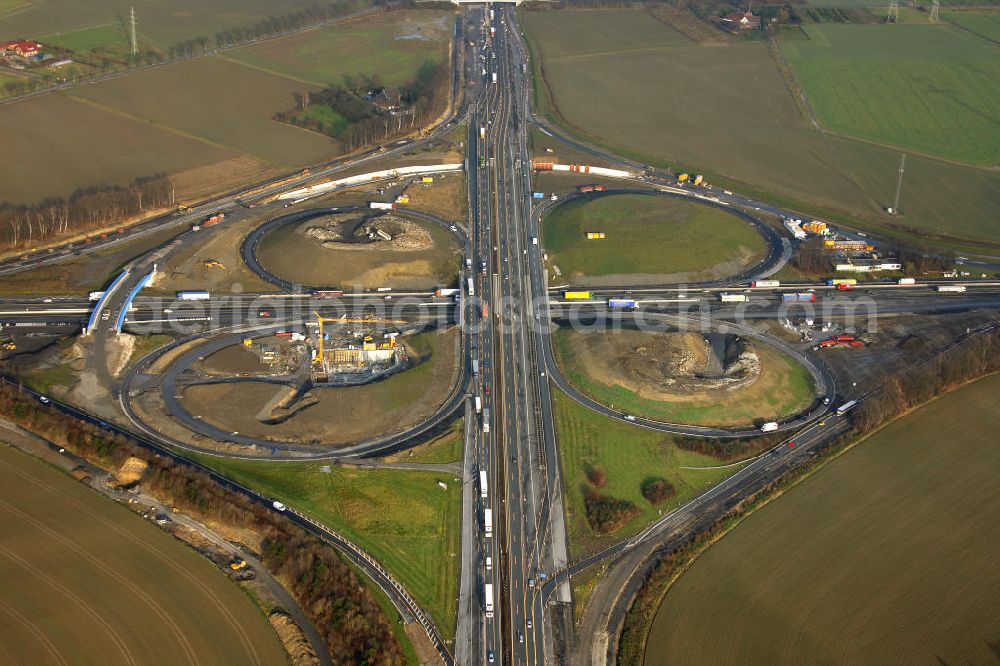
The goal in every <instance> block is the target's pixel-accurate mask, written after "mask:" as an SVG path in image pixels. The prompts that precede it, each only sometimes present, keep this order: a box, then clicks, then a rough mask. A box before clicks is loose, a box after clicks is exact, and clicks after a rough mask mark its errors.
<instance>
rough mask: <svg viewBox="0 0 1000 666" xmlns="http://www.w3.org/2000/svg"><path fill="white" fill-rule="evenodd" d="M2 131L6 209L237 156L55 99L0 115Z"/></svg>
mask: <svg viewBox="0 0 1000 666" xmlns="http://www.w3.org/2000/svg"><path fill="white" fill-rule="evenodd" d="M129 78H131V77H129ZM122 81H125V79H122ZM92 87H94V86H92ZM168 92H169V91H168ZM0 125H2V126H3V127H5V128H8V130H9V129H10V128H16V131H4V132H0V152H2V153H3V154H4V155H18V156H19V157H18V165H19V166H18V168H17V169H8V170H7V171H6V172H5V174H4V178H3V180H2V181H0V201H9V202H11V203H34V202H37V201H40V200H42V199H44V198H46V197H48V196H54V195H59V194H61V195H64V196H65V195H69V194H70V193H72V192H73V190H75V189H77V188H78V187H86V186H89V185H100V184H105V183H126V182H130V181H131V180H133V179H134V178H135V177H136V176H138V175H151V174H154V173H158V172H163V171H166V172H171V173H172V172H176V171H183V170H185V169H190V168H193V167H196V166H199V165H201V164H212V163H215V162H221V161H223V160H226V159H229V158H231V157H234V156H235V154H234V153H233V152H231V151H229V150H227V149H226V148H223V147H221V146H217V145H212V144H209V143H206V142H204V141H199V140H197V139H194V138H191V137H188V136H184V135H180V134H177V133H176V132H171V131H169V130H167V129H164V128H161V127H157V126H155V125H150V124H149V123H146V122H142V121H140V120H135V119H132V118H128V117H125V116H120V115H117V114H112V113H109V112H107V111H105V110H104V109H100V108H97V107H94V106H92V105H90V104H86V103H84V102H81V101H79V100H78V99H74V98H72V97H68V96H66V95H63V94H59V93H57V94H51V95H45V96H44V97H38V98H35V99H30V100H26V101H24V102H18V103H17V104H10V105H8V106H4V107H2V108H0ZM40 173H44V174H45V177H44V178H39V177H38V174H40Z"/></svg>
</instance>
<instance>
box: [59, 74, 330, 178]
mask: <svg viewBox="0 0 1000 666" xmlns="http://www.w3.org/2000/svg"><path fill="white" fill-rule="evenodd" d="M306 90H308V88H307V87H304V86H303V85H302V84H300V83H297V82H295V81H291V80H289V79H286V78H282V77H280V76H275V75H273V74H268V73H266V72H261V71H258V70H255V69H252V68H250V67H244V66H242V65H239V64H236V63H233V62H230V61H228V60H223V59H221V58H211V57H209V58H199V59H197V60H190V61H186V62H182V63H178V64H176V65H171V66H169V67H161V68H158V69H154V70H149V71H146V72H136V73H134V74H131V75H130V76H125V77H121V78H117V79H112V80H110V81H104V82H101V83H97V84H94V85H92V86H86V87H85V88H78V89H75V90H74V91H73V92H72V95H73V96H74V97H76V98H79V99H84V100H87V101H89V102H92V103H94V104H97V105H99V106H100V107H101V108H105V109H108V110H110V111H113V112H114V113H115V114H122V115H124V116H126V117H128V118H134V119H137V120H141V121H143V122H147V123H151V124H153V125H154V126H158V127H164V128H166V129H169V130H171V131H173V132H176V133H177V134H179V135H181V136H189V137H192V138H195V139H198V140H200V141H203V142H205V143H208V144H211V145H215V146H220V147H223V148H226V149H229V150H234V151H238V152H240V153H244V154H247V155H250V156H252V157H255V158H257V159H259V160H262V161H264V162H268V163H270V164H273V165H276V166H282V167H295V166H301V165H305V164H312V163H315V162H319V161H322V160H323V159H326V158H328V157H330V156H331V155H332V154H333V153H334V152H335V151H336V144H335V143H334V142H333V141H331V140H330V139H328V138H326V137H324V136H323V135H321V134H318V133H316V132H309V131H306V130H303V129H298V128H296V127H291V126H290V125H286V124H284V123H280V122H277V121H275V120H272V118H271V116H272V115H274V113H275V112H277V111H282V110H285V109H288V108H290V107H292V106H293V105H294V103H295V102H294V98H293V93H296V92H305V91H306Z"/></svg>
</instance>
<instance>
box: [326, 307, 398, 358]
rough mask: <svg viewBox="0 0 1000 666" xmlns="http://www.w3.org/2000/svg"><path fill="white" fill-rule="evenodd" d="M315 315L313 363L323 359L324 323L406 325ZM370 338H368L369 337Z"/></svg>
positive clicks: (386, 320) (396, 321) (367, 318)
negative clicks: (315, 339)
mask: <svg viewBox="0 0 1000 666" xmlns="http://www.w3.org/2000/svg"><path fill="white" fill-rule="evenodd" d="M313 314H314V315H316V323H317V324H318V325H319V333H318V336H317V337H318V338H319V350H318V351H317V352H316V358H315V359H313V363H322V362H323V359H324V358H325V357H324V355H323V354H324V350H323V324H325V323H328V322H330V323H337V324H406V323H408V322H406V321H403V320H401V319H376V318H375V317H366V318H363V319H358V318H356V317H348V316H347V315H342V316H340V317H324V316H323V315H321V314H320V313H318V312H313ZM369 337H370V336H369ZM395 342H396V339H395V338H393V340H392V343H393V344H394V345H395Z"/></svg>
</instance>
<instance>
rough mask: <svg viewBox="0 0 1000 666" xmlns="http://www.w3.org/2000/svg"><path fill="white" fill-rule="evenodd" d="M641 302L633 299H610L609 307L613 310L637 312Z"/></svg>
mask: <svg viewBox="0 0 1000 666" xmlns="http://www.w3.org/2000/svg"><path fill="white" fill-rule="evenodd" d="M638 306H639V302H638V301H636V300H635V299H632V298H609V299H608V307H609V308H611V309H613V310H635V309H636V308H637V307H638Z"/></svg>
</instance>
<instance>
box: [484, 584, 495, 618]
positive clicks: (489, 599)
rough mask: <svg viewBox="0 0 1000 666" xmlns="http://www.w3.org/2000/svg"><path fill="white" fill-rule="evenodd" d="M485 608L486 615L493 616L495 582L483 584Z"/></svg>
mask: <svg viewBox="0 0 1000 666" xmlns="http://www.w3.org/2000/svg"><path fill="white" fill-rule="evenodd" d="M483 608H485V609H486V617H493V583H486V585H484V586H483Z"/></svg>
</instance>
